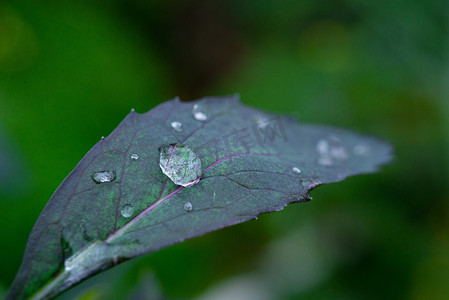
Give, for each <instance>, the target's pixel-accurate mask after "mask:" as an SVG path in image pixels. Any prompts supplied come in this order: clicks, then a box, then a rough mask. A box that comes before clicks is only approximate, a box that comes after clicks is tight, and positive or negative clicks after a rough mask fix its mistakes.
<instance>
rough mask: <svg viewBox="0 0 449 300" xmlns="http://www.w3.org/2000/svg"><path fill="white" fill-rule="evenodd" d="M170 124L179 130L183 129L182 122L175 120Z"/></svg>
mask: <svg viewBox="0 0 449 300" xmlns="http://www.w3.org/2000/svg"><path fill="white" fill-rule="evenodd" d="M170 126H171V127H172V128H173V129H174V130H175V131H177V132H181V131H182V123H181V122H178V121H174V122H171V123H170Z"/></svg>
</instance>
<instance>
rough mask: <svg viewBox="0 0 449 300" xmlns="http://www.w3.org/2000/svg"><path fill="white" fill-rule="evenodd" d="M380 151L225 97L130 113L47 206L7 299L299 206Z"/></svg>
mask: <svg viewBox="0 0 449 300" xmlns="http://www.w3.org/2000/svg"><path fill="white" fill-rule="evenodd" d="M390 152H391V149H390V146H389V145H388V144H386V143H385V142H383V141H380V140H378V139H376V138H372V137H365V136H361V135H358V134H355V133H351V132H348V131H346V130H341V129H335V128H329V127H325V126H316V125H307V124H300V123H298V122H297V121H296V120H294V119H293V118H291V117H285V116H275V115H272V114H269V113H266V112H262V111H259V110H256V109H254V108H250V107H247V106H245V105H243V104H241V103H240V102H239V101H238V98H237V97H234V96H232V97H209V98H204V99H202V100H198V101H196V102H191V103H183V102H180V101H179V100H177V99H175V100H172V101H168V102H166V103H163V104H161V105H159V106H158V107H156V108H154V109H153V110H151V111H149V112H148V113H145V114H141V115H140V114H137V113H135V112H133V111H132V112H131V113H130V114H129V115H128V116H127V117H126V118H125V120H123V122H122V123H121V124H120V125H119V126H118V127H117V128H116V129H115V130H114V131H113V132H112V133H111V135H110V136H108V137H107V138H104V139H102V140H101V141H100V142H99V143H98V144H97V145H95V146H94V147H93V148H92V149H91V150H90V151H89V153H87V155H86V156H85V157H84V158H83V159H82V160H81V161H80V163H79V164H78V165H77V166H76V168H75V169H74V170H73V171H72V173H70V174H69V176H68V177H67V178H66V179H65V180H64V182H63V183H62V184H61V186H60V187H59V188H58V189H57V190H56V192H55V193H54V195H53V196H52V197H51V199H50V201H49V202H48V204H47V206H46V207H45V209H44V210H43V212H42V214H41V215H40V217H39V219H38V220H37V222H36V224H35V226H34V228H33V231H32V233H31V235H30V237H29V240H28V244H27V247H26V251H25V255H24V258H23V262H22V266H21V268H20V271H19V274H18V275H17V278H16V279H15V281H14V283H13V286H12V288H11V290H10V292H9V294H8V298H9V299H23V298H31V297H35V298H49V297H53V296H55V295H57V294H58V293H60V292H62V291H64V290H66V289H68V288H69V287H71V286H73V285H74V284H76V283H78V282H80V281H81V280H83V279H86V278H87V277H89V276H91V275H93V274H95V273H98V272H100V271H102V270H105V269H107V268H110V267H112V266H114V265H116V264H118V263H120V262H123V261H125V260H128V259H131V258H133V257H136V256H138V255H142V254H145V253H149V252H152V251H156V250H158V249H160V248H163V247H166V246H168V245H171V244H174V243H177V242H180V241H183V240H185V239H188V238H191V237H195V236H198V235H202V234H204V233H206V232H209V231H213V230H216V229H220V228H223V227H226V226H229V225H233V224H237V223H240V222H244V221H248V220H251V219H254V218H255V217H256V216H257V215H258V214H260V213H266V212H272V211H278V210H281V209H283V208H284V207H285V206H286V205H287V204H289V203H294V202H302V201H308V200H309V199H310V198H309V196H308V193H309V191H310V190H311V189H313V188H315V187H316V186H317V185H319V184H322V183H328V182H335V181H340V180H342V179H344V178H346V177H347V176H350V175H355V174H361V173H370V172H373V171H375V170H376V169H377V167H378V166H379V165H381V164H384V163H386V162H388V161H389V160H390V156H391V155H390ZM162 170H164V172H162ZM165 174H167V175H168V176H170V178H171V179H169V177H167V176H166V175H165ZM172 180H174V181H175V182H177V183H178V184H180V185H176V184H174V183H173V181H172Z"/></svg>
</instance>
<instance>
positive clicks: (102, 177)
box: [91, 171, 116, 184]
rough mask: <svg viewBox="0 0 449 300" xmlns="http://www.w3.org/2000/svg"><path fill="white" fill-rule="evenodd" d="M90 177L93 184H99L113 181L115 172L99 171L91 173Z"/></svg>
mask: <svg viewBox="0 0 449 300" xmlns="http://www.w3.org/2000/svg"><path fill="white" fill-rule="evenodd" d="M91 177H92V180H93V181H94V182H95V183H97V184H100V183H106V182H112V181H114V180H115V178H116V174H115V171H101V172H96V173H93V174H92V175H91Z"/></svg>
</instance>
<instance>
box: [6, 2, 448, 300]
mask: <svg viewBox="0 0 449 300" xmlns="http://www.w3.org/2000/svg"><path fill="white" fill-rule="evenodd" d="M448 4H449V3H448V2H447V1H445V0H426V1H424V0H423V1H421V0H408V1H406V0H397V1H387V0H378V1H360V0H337V1H331V0H304V1H298V0H289V1H275V0H258V1H247V0H232V1H230V0H228V1H210V0H200V1H186V0H184V1H175V0H172V1H168V0H166V1H161V0H159V1H158V0H154V1H144V0H129V1H120V0H113V1H68V0H59V1H35V0H27V1H24V0H22V1H19V0H6V1H5V0H3V1H0V205H1V206H0V208H1V209H0V228H1V229H0V241H1V245H2V246H1V247H0V257H2V263H1V272H0V297H3V296H4V295H5V293H6V291H7V289H8V288H9V286H10V284H11V282H12V280H13V279H14V276H15V274H16V272H17V270H18V268H19V265H20V261H21V258H22V254H23V251H24V247H25V244H26V241H27V237H28V235H29V233H30V231H31V228H32V226H33V224H34V222H35V220H36V219H37V217H38V215H39V213H40V211H41V210H42V208H43V207H44V205H45V204H46V202H47V201H48V199H49V198H50V196H51V195H52V193H53V191H54V190H55V189H56V188H57V187H58V185H59V184H60V183H61V181H62V180H63V179H64V178H65V176H66V175H67V174H68V173H69V172H70V171H71V170H72V169H73V168H74V167H75V165H76V164H77V162H78V161H79V160H80V159H81V158H82V157H83V156H84V154H85V153H86V152H87V151H88V150H89V149H90V148H91V147H92V146H93V145H94V144H95V143H96V142H97V141H98V140H99V139H100V137H101V136H102V135H104V136H106V135H108V134H109V133H110V132H111V131H112V130H113V129H114V128H115V127H116V126H117V125H118V124H119V122H120V121H121V120H122V119H123V118H124V117H125V115H126V114H127V113H128V112H129V110H130V109H131V108H135V109H136V111H137V112H140V113H142V112H145V111H147V110H150V109H151V108H153V107H154V106H156V105H157V104H159V103H161V102H163V101H165V100H168V99H171V98H173V97H174V96H180V97H181V98H182V99H187V100H188V99H195V98H199V97H202V96H205V95H223V94H233V93H235V92H239V93H240V94H241V97H242V101H243V102H244V103H246V104H249V105H252V106H255V107H258V108H262V109H266V110H270V111H273V112H277V113H293V114H294V115H296V116H297V117H298V118H299V119H300V121H302V122H308V123H324V124H328V125H333V126H339V127H344V128H348V129H352V130H355V131H359V132H363V133H368V134H373V135H377V136H380V137H383V138H385V139H388V140H390V141H391V142H392V143H393V144H394V146H395V160H394V162H393V164H391V165H389V166H386V167H384V168H382V170H381V172H380V173H378V174H374V175H365V176H357V177H353V178H349V179H347V180H345V181H344V182H341V183H337V184H331V185H326V186H322V187H319V188H318V189H317V190H314V191H313V192H312V193H311V195H312V197H313V198H314V200H312V201H311V202H308V203H303V204H297V205H290V206H288V207H287V208H286V209H285V210H283V211H282V212H278V213H272V214H266V215H261V216H260V217H259V219H258V220H256V221H251V222H247V223H245V224H241V225H237V226H233V227H230V228H226V229H224V230H221V231H217V232H214V233H211V234H208V235H206V236H203V237H199V238H195V239H193V240H189V241H186V242H184V243H181V244H178V245H175V246H172V247H169V248H166V249H164V250H161V251H159V252H156V253H153V254H149V255H146V256H144V257H141V258H138V259H135V260H132V261H129V262H127V263H124V264H122V265H120V266H118V267H116V268H113V269H111V270H109V271H107V272H104V273H102V274H100V275H98V276H96V277H94V278H92V279H90V280H88V281H86V282H84V283H82V284H81V285H79V286H78V287H76V288H75V289H72V290H70V291H69V292H67V293H65V294H64V295H62V296H60V297H59V299H78V298H80V299H165V298H168V299H192V298H194V299H202V300H206V299H207V300H209V299H339V298H341V299H379V298H382V299H449V218H448V217H449V188H448V183H449V180H448V179H449V176H448V175H449V174H448V170H449V159H448V158H449V151H448V150H449V149H448V148H449V145H448V142H449V122H448V120H449V99H448V93H449V55H448V54H449V51H448V50H449V30H448V29H449V5H448Z"/></svg>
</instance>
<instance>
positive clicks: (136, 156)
mask: <svg viewBox="0 0 449 300" xmlns="http://www.w3.org/2000/svg"><path fill="white" fill-rule="evenodd" d="M130 157H131V159H132V160H138V159H139V155H138V154H136V153H133V154H131V156H130Z"/></svg>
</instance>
